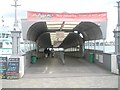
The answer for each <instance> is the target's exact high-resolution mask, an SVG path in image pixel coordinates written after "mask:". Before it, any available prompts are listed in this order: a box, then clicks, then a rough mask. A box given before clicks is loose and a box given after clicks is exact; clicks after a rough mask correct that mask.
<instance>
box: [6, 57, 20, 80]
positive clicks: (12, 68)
mask: <svg viewBox="0 0 120 90" xmlns="http://www.w3.org/2000/svg"><path fill="white" fill-rule="evenodd" d="M19 61H20V58H9V60H8V68H7V72H6V75H7V79H18V78H19Z"/></svg>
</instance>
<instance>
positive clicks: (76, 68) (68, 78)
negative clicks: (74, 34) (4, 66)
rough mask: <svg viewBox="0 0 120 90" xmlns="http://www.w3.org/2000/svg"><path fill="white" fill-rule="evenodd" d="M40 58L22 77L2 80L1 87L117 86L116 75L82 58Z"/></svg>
mask: <svg viewBox="0 0 120 90" xmlns="http://www.w3.org/2000/svg"><path fill="white" fill-rule="evenodd" d="M65 62H66V64H65V65H63V64H62V62H61V61H60V60H59V59H57V58H47V59H40V60H39V61H37V63H36V64H33V65H32V66H31V67H30V68H29V69H28V70H27V71H26V72H25V75H24V77H23V78H21V79H19V80H2V87H3V88H117V87H118V76H117V75H114V74H111V73H110V72H109V71H106V70H104V69H103V68H100V67H99V66H96V65H94V64H91V63H88V62H87V61H85V60H83V59H76V58H69V57H66V58H65Z"/></svg>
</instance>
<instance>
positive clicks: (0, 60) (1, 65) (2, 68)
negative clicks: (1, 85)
mask: <svg viewBox="0 0 120 90" xmlns="http://www.w3.org/2000/svg"><path fill="white" fill-rule="evenodd" d="M6 70H7V57H0V78H2V79H5V78H6Z"/></svg>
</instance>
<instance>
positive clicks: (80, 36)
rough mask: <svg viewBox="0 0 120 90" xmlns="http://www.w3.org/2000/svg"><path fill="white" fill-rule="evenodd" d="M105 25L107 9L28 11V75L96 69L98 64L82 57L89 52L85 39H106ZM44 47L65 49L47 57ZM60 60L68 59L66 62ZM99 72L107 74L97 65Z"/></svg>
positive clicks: (25, 35)
mask: <svg viewBox="0 0 120 90" xmlns="http://www.w3.org/2000/svg"><path fill="white" fill-rule="evenodd" d="M43 16H44V17H43ZM81 17H82V18H81ZM106 27H107V13H106V12H94V13H44V12H31V11H28V12H27V19H22V30H23V32H24V33H23V39H24V42H25V48H26V61H25V67H26V68H28V67H29V66H31V67H30V68H29V70H27V71H26V73H28V75H29V73H32V72H34V73H36V74H37V73H39V74H46V73H47V74H52V73H53V74H59V73H73V72H75V73H76V74H77V73H80V72H83V73H85V72H86V73H89V72H93V73H94V72H96V70H95V69H93V68H96V66H93V65H92V64H90V63H88V62H87V61H86V60H85V59H83V58H84V57H85V51H86V48H85V45H86V42H89V41H92V40H93V41H94V42H95V40H100V39H105V38H106ZM94 45H95V44H94ZM45 48H50V49H51V48H54V49H55V48H57V49H60V48H63V50H64V51H60V52H58V51H55V53H56V55H55V57H54V58H45V57H44V53H43V51H44V49H45ZM33 55H34V56H36V58H37V59H38V60H37V63H36V64H32V65H31V64H30V62H31V56H33ZM62 56H65V59H64V61H63V58H62V60H61V57H62ZM71 56H72V57H71ZM73 57H74V58H73ZM61 62H65V65H63V64H61ZM72 64H73V65H72ZM84 65H85V66H84ZM91 65H92V66H91ZM82 69H83V70H82ZM84 70H85V72H84ZM94 70H95V71H94ZM87 71H88V72H87ZM97 71H99V72H100V73H102V74H103V72H104V74H108V72H106V71H104V70H102V69H100V68H97ZM99 72H98V74H99ZM91 74H92V73H91Z"/></svg>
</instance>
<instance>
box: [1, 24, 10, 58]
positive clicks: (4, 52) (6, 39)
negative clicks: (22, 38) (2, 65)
mask: <svg viewBox="0 0 120 90" xmlns="http://www.w3.org/2000/svg"><path fill="white" fill-rule="evenodd" d="M11 54H12V38H11V32H10V28H9V27H7V26H1V27H0V56H7V57H8V56H10V55H11Z"/></svg>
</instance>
